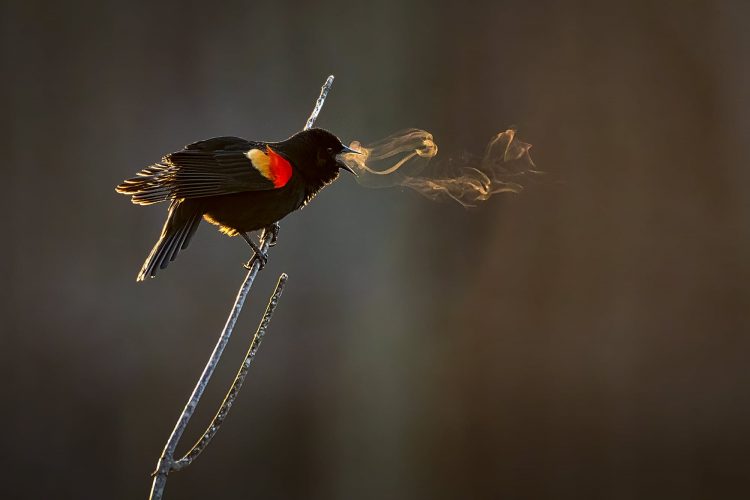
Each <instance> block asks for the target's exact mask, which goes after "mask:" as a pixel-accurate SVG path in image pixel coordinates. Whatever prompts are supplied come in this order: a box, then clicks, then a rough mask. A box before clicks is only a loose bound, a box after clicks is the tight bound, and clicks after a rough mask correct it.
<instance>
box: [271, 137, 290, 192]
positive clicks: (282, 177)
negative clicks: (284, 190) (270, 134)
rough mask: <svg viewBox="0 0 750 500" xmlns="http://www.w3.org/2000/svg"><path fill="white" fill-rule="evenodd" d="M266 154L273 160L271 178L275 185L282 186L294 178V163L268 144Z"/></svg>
mask: <svg viewBox="0 0 750 500" xmlns="http://www.w3.org/2000/svg"><path fill="white" fill-rule="evenodd" d="M266 154H267V155H268V158H269V159H270V160H271V161H270V162H269V170H270V172H269V173H270V174H271V179H270V180H271V182H273V185H274V187H277V188H280V187H283V186H286V183H287V182H289V179H291V178H292V164H291V163H289V162H288V161H287V160H286V158H284V157H283V156H281V155H280V154H279V153H277V152H276V151H274V150H273V149H271V146H266Z"/></svg>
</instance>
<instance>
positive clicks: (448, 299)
mask: <svg viewBox="0 0 750 500" xmlns="http://www.w3.org/2000/svg"><path fill="white" fill-rule="evenodd" d="M0 19H1V20H0V22H1V23H2V24H1V26H2V67H3V69H2V82H1V83H0V85H2V96H3V101H4V104H3V106H2V109H3V113H2V114H3V119H2V127H3V131H2V144H0V146H1V147H2V161H1V164H2V194H3V195H2V203H3V209H4V210H3V213H4V216H5V217H4V218H5V221H4V227H3V231H2V234H3V237H4V244H3V245H2V247H1V250H0V251H1V252H2V255H0V257H2V259H1V262H2V267H1V268H0V270H1V271H2V277H3V283H4V285H3V286H2V293H3V297H4V298H3V300H2V322H1V326H0V328H1V329H2V330H1V331H2V334H1V335H0V352H2V372H1V373H2V377H3V393H4V394H3V397H2V403H1V404H2V411H1V412H0V424H2V429H3V431H2V438H1V443H2V444H1V445H0V446H1V448H0V450H1V451H0V461H1V462H2V464H0V465H1V466H2V467H1V468H0V474H1V475H2V477H1V478H0V479H1V481H0V489H1V490H2V491H0V495H1V496H2V497H3V498H24V499H25V498H65V499H67V498H71V499H88V498H92V499H93V498H96V499H100V498H108V499H109V498H112V499H120V498H122V499H125V498H128V499H130V498H145V496H146V494H147V491H148V488H149V485H150V478H149V473H150V472H151V470H152V469H153V467H154V465H155V463H156V459H157V457H158V455H159V453H160V452H161V448H162V446H163V443H164V441H165V440H166V438H167V436H168V434H169V432H170V431H171V429H172V426H173V425H174V421H175V419H176V417H177V415H178V414H179V412H180V410H181V409H182V406H183V404H184V402H185V399H186V398H187V396H188V394H189V392H190V390H191V389H192V386H193V384H194V381H195V379H196V377H197V376H198V374H199V372H200V370H201V369H202V367H203V365H204V362H205V360H206V358H207V357H208V354H209V352H210V351H211V349H212V346H213V344H214V342H215V340H216V337H217V335H218V332H219V330H220V328H221V326H222V325H223V322H224V319H225V316H226V313H227V312H228V309H229V306H230V304H231V301H232V299H233V297H234V295H235V292H236V289H237V287H238V286H239V284H240V282H241V280H242V277H243V275H244V271H243V269H242V268H241V267H240V264H241V263H242V262H243V261H244V260H245V259H246V258H247V256H248V252H247V250H246V248H245V245H244V243H243V242H241V241H239V240H230V239H227V238H225V237H223V236H221V235H219V234H218V233H217V232H216V231H215V230H214V229H213V228H211V227H209V226H208V225H205V224H204V225H202V226H201V230H200V231H199V232H198V235H197V237H196V238H195V239H194V240H193V243H192V245H191V247H190V249H189V251H188V252H185V253H184V254H181V255H180V258H179V259H178V260H177V261H176V262H175V263H174V264H173V265H172V266H171V267H170V268H169V269H168V270H167V272H164V273H163V274H162V275H160V276H159V278H158V279H156V280H151V281H149V282H147V283H144V284H136V282H135V275H136V272H137V271H138V269H139V267H140V265H141V263H142V261H143V259H144V258H145V256H146V254H147V253H148V251H149V249H150V248H151V246H152V244H153V243H154V241H155V239H156V236H157V234H158V232H159V230H160V228H161V224H162V221H163V217H164V207H161V206H159V207H155V208H154V207H151V208H146V209H143V208H138V207H135V206H133V205H131V204H130V202H129V201H128V200H127V199H126V198H125V197H122V196H119V195H116V194H115V193H114V186H115V185H116V184H117V183H118V182H119V181H120V180H122V179H123V178H125V177H129V176H131V175H132V174H133V173H134V172H135V171H136V170H138V169H139V168H141V167H142V166H144V165H147V164H148V163H150V162H152V161H154V160H155V159H158V158H159V157H160V156H161V155H162V154H164V153H166V152H169V151H173V150H176V149H179V148H180V147H182V146H183V145H184V144H186V143H188V142H192V141H194V140H198V139H202V138H207V137H212V136H216V135H240V136H244V137H248V138H255V139H270V140H277V139H282V138H284V137H287V136H288V135H290V134H291V133H293V132H294V131H296V130H298V129H299V128H301V127H302V125H303V124H304V122H305V120H306V118H307V116H308V114H309V112H310V109H311V107H312V104H313V101H314V99H315V97H316V96H317V93H318V89H319V88H320V85H321V84H322V82H323V80H324V79H325V77H326V76H327V75H328V74H329V73H334V74H335V75H336V77H337V79H336V83H335V85H334V87H333V90H332V92H331V94H330V95H329V98H328V101H327V103H326V106H325V108H324V110H323V113H322V114H321V117H320V120H319V121H318V125H320V126H323V127H326V128H330V129H331V130H333V131H334V132H335V133H337V134H339V135H340V136H341V137H342V138H343V139H344V140H345V141H347V142H348V141H350V140H352V139H358V140H362V141H363V142H368V141H372V140H375V139H378V138H380V137H383V136H384V135H386V134H388V133H390V132H393V131H395V130H399V129H402V128H405V127H412V126H413V127H420V128H425V129H428V130H430V131H431V132H433V133H434V135H435V139H436V141H437V142H438V144H439V145H440V147H441V156H442V157H443V158H447V157H450V156H451V155H458V154H460V153H461V152H462V151H470V152H474V153H477V152H481V148H483V147H484V144H485V143H486V142H487V140H488V139H489V138H490V137H491V136H492V135H493V134H494V133H496V132H497V131H499V130H501V129H504V128H506V127H508V126H510V125H516V126H518V127H519V131H520V132H519V137H520V138H521V139H522V140H524V141H527V142H530V143H532V144H534V148H533V150H532V156H533V157H534V159H535V161H536V163H537V165H538V167H539V168H540V169H541V170H545V171H547V172H548V175H547V176H545V178H544V179H543V180H542V181H541V182H538V183H536V184H534V185H532V186H530V187H529V188H528V189H527V190H526V191H524V192H523V193H522V194H520V195H499V196H496V197H495V198H493V199H491V200H490V201H488V202H485V203H484V204H482V205H481V206H480V207H479V208H476V209H471V210H466V209H463V208H461V207H460V206H458V205H456V204H450V203H442V204H441V203H435V202H431V201H428V200H426V199H424V198H422V197H420V196H419V195H418V194H416V193H413V192H410V191H400V190H397V189H395V190H368V189H364V188H362V187H360V186H359V185H357V184H356V183H355V182H354V180H353V179H351V178H350V177H343V178H342V179H341V180H340V181H339V182H337V183H336V184H335V185H333V186H331V187H330V188H328V189H327V190H326V191H325V192H324V193H323V194H322V195H321V196H320V197H318V198H317V199H316V200H315V202H314V203H312V205H311V206H310V207H308V208H306V209H305V210H303V211H302V212H300V213H296V214H294V215H292V216H290V217H289V218H288V219H285V220H284V221H283V224H282V229H281V236H280V243H279V245H278V246H277V247H276V248H275V249H274V250H273V252H272V255H271V262H270V264H269V266H268V267H267V268H266V270H265V271H264V272H263V273H261V277H260V278H259V280H258V281H257V282H256V287H255V289H254V293H253V296H252V299H251V301H250V303H249V304H248V307H247V308H246V309H245V311H244V314H243V316H242V318H241V320H240V324H239V327H238V329H237V330H236V332H235V336H234V338H233V340H232V342H231V343H230V345H229V348H228V350H227V351H226V354H225V358H224V365H223V366H222V368H221V369H220V370H219V372H217V375H216V376H215V378H214V381H213V384H212V385H211V387H210V390H209V391H208V393H207V396H206V397H205V398H204V402H203V406H202V407H201V410H200V411H199V412H198V414H197V415H196V417H195V419H194V420H193V425H192V426H191V427H190V429H189V431H188V433H187V434H186V436H185V438H184V439H183V443H182V447H181V448H182V449H187V446H188V445H189V444H191V441H192V439H194V437H195V436H197V435H198V434H199V432H201V431H202V429H203V425H205V423H206V422H207V421H208V419H209V418H210V416H211V415H212V413H213V411H214V410H215V407H216V404H218V402H219V400H220V399H221V396H222V393H223V391H224V390H225V387H226V385H227V384H228V383H229V381H230V380H231V377H232V376H233V372H234V371H235V370H236V368H237V366H238V365H239V362H240V359H241V357H242V354H243V353H244V351H245V349H246V347H247V344H248V341H249V340H248V339H249V336H250V333H251V332H252V331H253V330H254V325H255V323H256V321H257V318H258V316H259V314H260V311H261V310H262V308H263V306H264V305H265V302H266V298H267V294H268V293H270V289H271V287H272V285H273V282H274V281H275V280H276V277H277V276H278V273H279V272H281V271H286V272H287V273H289V276H290V278H289V285H288V287H287V291H286V293H285V295H284V297H283V299H282V302H281V304H280V306H279V309H278V311H277V316H276V317H275V319H274V322H273V323H272V326H271V329H270V332H269V335H268V337H267V338H266V340H265V342H264V344H263V346H262V347H261V350H260V354H259V356H258V358H257V360H256V361H257V362H256V363H255V364H254V366H253V367H252V369H251V372H250V377H249V379H248V381H247V383H246V385H245V387H244V388H243V392H242V394H241V396H240V398H239V400H238V403H237V405H236V406H235V408H234V409H233V411H232V413H231V414H230V416H229V418H228V420H227V422H226V424H225V425H224V427H223V429H222V430H221V432H220V433H219V434H218V436H217V437H216V438H215V440H214V441H213V443H212V444H211V445H210V446H209V448H208V449H207V451H206V452H205V453H204V454H203V455H202V456H201V457H200V458H199V459H198V460H197V461H196V463H195V464H194V465H193V466H192V467H191V468H190V469H188V470H187V471H185V472H180V473H175V474H173V475H172V476H170V479H169V483H168V487H167V494H166V496H167V498H169V499H180V498H191V499H192V498H195V499H199V498H201V499H202V498H227V499H229V498H279V499H308V498H318V499H331V498H337V499H353V498H356V499H381V498H394V499H417V498H420V499H421V498H424V499H428V498H429V499H432V498H439V499H443V498H445V499H460V498H471V499H475V498H477V499H479V498H481V499H484V498H565V497H574V498H606V499H631V498H632V499H642V498H659V499H664V498H679V499H687V498H740V497H745V494H746V493H747V480H748V474H749V472H748V471H750V454H749V453H748V447H749V446H750V398H748V388H749V386H748V382H749V379H750V373H749V369H748V353H749V352H750V351H749V349H750V337H749V336H748V327H750V289H749V288H748V278H750V266H749V265H748V253H749V251H750V197H748V196H747V194H746V193H747V190H748V185H749V183H750V169H749V168H748V160H750V148H748V146H747V141H748V137H749V134H748V132H749V131H750V118H749V117H750V106H749V103H750V101H749V100H748V85H749V84H750V70H749V69H748V60H750V35H749V34H748V33H750V32H749V31H748V29H747V23H748V19H750V4H748V3H747V2H746V1H745V0H737V1H734V2H731V1H718V2H715V1H710V0H705V1H687V0H685V1H672V2H650V1H630V2H622V1H617V2H615V1H613V2H583V1H579V2H560V1H551V0H550V1H531V2H519V1H513V2H510V1H493V2H488V3H485V4H479V3H472V2H463V3H456V4H453V3H450V4H449V3H440V2H435V1H424V2H406V3H404V2H402V1H400V0H391V1H385V2H371V3H368V4H365V5H356V4H353V3H351V2H340V3H317V2H307V3H302V2H300V3H296V2H279V1H273V2H267V3H262V2H233V3H227V2H218V1H215V2H179V3H172V4H163V3H155V2H112V3H108V2H90V3H69V2H36V1H25V2H8V1H4V2H2V10H1V11H0Z"/></svg>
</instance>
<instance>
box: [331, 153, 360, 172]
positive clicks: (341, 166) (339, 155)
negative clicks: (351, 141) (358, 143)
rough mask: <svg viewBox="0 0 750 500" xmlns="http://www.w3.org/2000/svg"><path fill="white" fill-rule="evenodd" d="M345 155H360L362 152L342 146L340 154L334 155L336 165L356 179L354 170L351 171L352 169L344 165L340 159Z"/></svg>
mask: <svg viewBox="0 0 750 500" xmlns="http://www.w3.org/2000/svg"><path fill="white" fill-rule="evenodd" d="M346 154H355V155H361V154H362V152H361V151H357V150H356V149H352V148H350V147H347V146H342V147H341V152H340V153H339V154H338V155H336V159H337V160H338V161H337V163H338V164H339V168H343V169H344V170H346V171H347V172H350V173H352V174H353V175H354V176H355V177H356V175H357V172H355V171H354V170H352V168H351V167H350V166H349V165H347V164H346V163H344V160H343V159H342V158H341V155H346Z"/></svg>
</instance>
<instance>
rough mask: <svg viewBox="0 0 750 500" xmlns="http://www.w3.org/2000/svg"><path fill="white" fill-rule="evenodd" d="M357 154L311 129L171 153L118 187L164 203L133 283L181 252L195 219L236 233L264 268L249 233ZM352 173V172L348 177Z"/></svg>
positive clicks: (144, 201)
mask: <svg viewBox="0 0 750 500" xmlns="http://www.w3.org/2000/svg"><path fill="white" fill-rule="evenodd" d="M346 153H356V151H353V150H351V149H349V148H348V147H346V146H344V145H343V144H342V143H341V141H340V140H339V139H338V137H336V136H335V135H333V134H332V133H330V132H328V131H326V130H323V129H319V128H313V129H309V130H304V131H302V132H299V133H297V134H295V135H293V136H292V137H290V138H289V139H286V140H284V141H281V142H258V141H247V140H245V139H240V138H239V137H215V138H213V139H208V140H205V141H198V142H194V143H192V144H189V145H188V146H185V148H184V149H183V150H182V151H177V152H175V153H170V154H168V155H166V156H165V157H163V158H162V159H161V161H160V162H159V163H155V164H153V165H150V166H148V167H146V168H144V169H143V170H141V171H140V172H138V174H137V176H136V177H133V178H132V179H128V180H126V181H124V182H123V183H122V184H120V185H119V186H117V188H116V191H117V192H118V193H122V194H126V195H130V196H131V197H132V198H131V200H132V201H133V203H136V204H138V205H151V204H153V203H160V202H162V201H170V205H169V214H168V215H167V221H166V223H165V224H164V228H163V229H162V231H161V236H160V237H159V241H157V242H156V245H154V248H153V250H151V253H150V254H149V255H148V257H147V258H146V262H144V263H143V267H142V268H141V271H140V272H139V273H138V278H137V280H138V281H143V279H145V278H146V277H147V276H148V277H154V276H155V275H156V272H157V270H159V269H164V268H166V267H167V265H168V264H169V262H171V261H173V260H174V259H175V257H176V256H177V253H178V252H179V251H180V250H184V249H185V248H187V246H188V243H190V239H191V238H192V236H193V234H195V231H196V229H198V225H199V224H200V222H201V219H206V221H208V222H210V223H211V224H215V225H217V226H219V230H220V231H221V232H222V233H224V234H227V235H229V236H237V235H240V236H242V237H243V238H244V239H245V241H247V243H248V244H249V245H250V246H251V247H252V248H253V250H254V251H255V253H256V255H257V256H258V257H259V258H260V259H261V264H264V263H265V260H266V256H265V255H262V254H261V252H260V250H259V248H258V246H257V245H256V244H255V243H253V241H252V240H251V239H250V237H249V236H248V234H247V233H248V232H250V231H256V230H259V229H265V230H272V231H275V228H277V227H278V226H277V225H276V223H277V222H278V221H279V220H281V219H282V218H283V217H285V216H286V215H288V214H289V213H291V212H293V211H295V210H297V209H298V208H301V207H303V206H304V205H305V204H307V202H309V201H310V200H311V199H312V198H313V197H314V196H315V195H316V194H317V193H318V191H320V190H321V189H322V188H323V187H325V186H326V185H328V184H330V183H331V182H333V181H334V180H336V178H337V177H338V175H339V169H342V168H343V169H344V170H348V171H349V172H351V173H354V171H353V170H352V169H351V168H349V167H348V166H347V165H346V164H345V163H344V162H343V160H342V155H343V154H346ZM355 175H356V174H355Z"/></svg>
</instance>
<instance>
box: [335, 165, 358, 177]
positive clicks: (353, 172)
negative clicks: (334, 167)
mask: <svg viewBox="0 0 750 500" xmlns="http://www.w3.org/2000/svg"><path fill="white" fill-rule="evenodd" d="M338 163H339V168H342V169H344V170H346V171H347V172H351V173H352V174H353V175H354V177H357V172H355V171H354V170H352V168H351V167H350V166H349V165H347V164H346V163H344V162H343V161H339V162H338Z"/></svg>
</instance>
